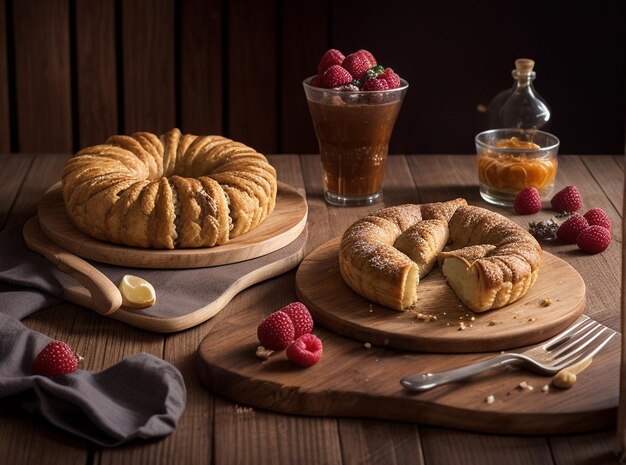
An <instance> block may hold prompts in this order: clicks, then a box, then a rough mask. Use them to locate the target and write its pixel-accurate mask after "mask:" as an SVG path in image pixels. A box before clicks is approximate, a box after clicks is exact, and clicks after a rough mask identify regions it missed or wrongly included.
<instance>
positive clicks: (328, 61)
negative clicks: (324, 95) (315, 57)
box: [317, 48, 346, 74]
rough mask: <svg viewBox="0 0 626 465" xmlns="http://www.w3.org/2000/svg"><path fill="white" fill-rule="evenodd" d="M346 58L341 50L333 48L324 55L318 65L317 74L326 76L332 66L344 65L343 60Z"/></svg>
mask: <svg viewBox="0 0 626 465" xmlns="http://www.w3.org/2000/svg"><path fill="white" fill-rule="evenodd" d="M345 58H346V57H345V56H344V55H343V53H341V52H340V51H339V50H337V49H335V48H331V49H330V50H327V51H326V53H324V55H322V59H321V60H320V63H319V65H317V74H324V71H326V70H327V69H328V68H330V67H331V66H332V65H340V64H341V63H343V60H344V59H345Z"/></svg>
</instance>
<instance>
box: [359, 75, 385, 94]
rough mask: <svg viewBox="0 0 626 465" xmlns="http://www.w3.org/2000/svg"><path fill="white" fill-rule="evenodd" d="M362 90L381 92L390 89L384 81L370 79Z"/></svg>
mask: <svg viewBox="0 0 626 465" xmlns="http://www.w3.org/2000/svg"><path fill="white" fill-rule="evenodd" d="M361 89H362V90H369V91H381V90H387V89H389V84H387V81H385V80H384V79H377V78H374V79H368V80H367V81H365V83H364V84H363V87H362V88H361Z"/></svg>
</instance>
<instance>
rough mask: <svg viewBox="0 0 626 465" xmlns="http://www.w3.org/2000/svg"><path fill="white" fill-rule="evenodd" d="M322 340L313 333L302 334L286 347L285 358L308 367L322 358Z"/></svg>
mask: <svg viewBox="0 0 626 465" xmlns="http://www.w3.org/2000/svg"><path fill="white" fill-rule="evenodd" d="M322 352H323V346H322V341H321V340H320V339H319V338H318V337H317V336H315V335H314V334H304V335H302V336H300V337H299V338H298V339H296V340H295V341H294V342H293V343H292V344H291V345H290V346H289V347H287V351H286V354H287V358H288V359H289V360H291V361H292V362H293V363H295V364H296V365H300V366H302V367H310V366H312V365H315V364H316V363H317V362H319V360H320V358H322Z"/></svg>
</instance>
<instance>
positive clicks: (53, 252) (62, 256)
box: [23, 217, 122, 315]
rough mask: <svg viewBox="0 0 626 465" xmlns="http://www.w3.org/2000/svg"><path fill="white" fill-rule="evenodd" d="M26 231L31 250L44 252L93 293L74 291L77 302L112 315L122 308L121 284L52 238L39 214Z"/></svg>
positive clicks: (61, 268) (27, 224)
mask: <svg viewBox="0 0 626 465" xmlns="http://www.w3.org/2000/svg"><path fill="white" fill-rule="evenodd" d="M23 234H24V240H25V241H26V245H28V247H29V248H30V249H32V250H34V251H35V252H39V253H40V254H42V255H43V256H44V257H46V258H47V259H48V260H50V261H51V262H52V263H54V265H55V266H56V267H57V268H58V269H59V270H61V271H63V272H64V273H67V274H69V275H70V276H72V277H73V278H74V279H76V281H78V282H79V283H80V284H82V285H83V286H84V287H85V288H86V289H87V290H88V291H89V295H86V294H85V295H83V294H80V293H76V294H73V301H74V302H75V303H77V304H79V305H82V306H83V307H88V308H91V309H93V310H95V311H96V312H98V313H100V314H102V315H110V314H112V313H114V312H116V311H117V310H118V309H119V308H120V307H121V305H122V295H121V294H120V291H119V289H118V288H117V286H115V284H113V283H112V282H111V280H109V278H107V277H106V276H105V275H104V274H102V273H101V272H100V271H99V270H98V269H97V268H95V267H93V266H92V265H90V264H89V263H88V262H86V261H85V260H83V259H82V258H80V257H77V256H76V255H73V254H70V253H68V252H66V251H65V250H63V249H62V248H61V247H59V246H58V245H56V244H55V243H54V242H52V241H51V240H49V239H48V238H47V237H46V235H45V234H44V233H43V231H42V230H41V227H40V226H39V220H38V219H37V217H34V218H31V219H30V220H28V221H27V222H26V224H25V225H24V232H23Z"/></svg>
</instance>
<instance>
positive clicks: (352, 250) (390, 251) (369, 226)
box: [339, 199, 467, 310]
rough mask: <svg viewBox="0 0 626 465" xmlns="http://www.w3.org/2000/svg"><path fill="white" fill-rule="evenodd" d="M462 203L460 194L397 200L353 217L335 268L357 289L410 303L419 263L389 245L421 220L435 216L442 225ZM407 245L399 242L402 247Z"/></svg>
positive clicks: (393, 303) (399, 306) (382, 300)
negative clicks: (396, 203) (420, 202)
mask: <svg viewBox="0 0 626 465" xmlns="http://www.w3.org/2000/svg"><path fill="white" fill-rule="evenodd" d="M462 205H467V202H466V201H465V199H456V200H451V201H449V202H437V203H433V204H424V205H415V204H406V205H399V206H395V207H389V208H385V209H383V210H379V211H377V212H374V213H372V214H370V215H368V216H366V217H365V218H362V219H360V220H358V221H357V222H355V223H354V224H352V226H350V227H349V228H348V229H347V230H346V232H345V233H344V234H343V237H342V239H341V243H340V246H339V269H340V271H341V275H342V277H343V279H344V281H345V282H346V283H347V284H348V285H349V286H350V287H351V288H352V289H353V290H354V291H355V292H356V293H358V294H360V295H362V296H364V297H366V298H367V299H369V300H372V301H374V302H377V303H379V304H382V305H385V306H387V307H390V308H393V309H395V310H406V309H407V308H409V307H411V306H413V305H415V302H416V300H417V285H418V284H419V279H420V276H419V275H420V273H419V268H418V265H417V263H415V262H414V261H413V260H411V259H410V258H409V257H408V256H407V255H406V254H405V253H403V252H401V251H400V250H398V249H397V248H396V247H394V244H395V242H396V240H398V239H399V238H400V242H401V243H402V242H405V241H406V238H407V237H406V236H405V237H404V238H401V236H402V235H403V234H405V233H407V231H409V230H410V228H412V227H414V226H416V225H417V224H418V223H420V222H422V220H440V221H444V222H445V223H446V224H447V221H448V220H449V219H450V217H451V216H452V214H453V213H454V211H455V210H456V209H457V208H459V207H460V206H462ZM407 234H411V233H410V232H409V233H407ZM417 235H418V236H419V235H420V234H417ZM444 245H445V242H444V243H443V244H441V243H439V244H438V246H436V247H435V251H433V252H432V253H431V254H430V255H431V256H429V257H426V256H425V257H424V262H425V263H430V262H433V261H434V260H436V258H437V252H438V251H439V250H440V249H442V248H443V246H444ZM401 246H402V244H401ZM409 248H410V247H409V246H407V245H404V246H403V249H404V250H408V249H409Z"/></svg>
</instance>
